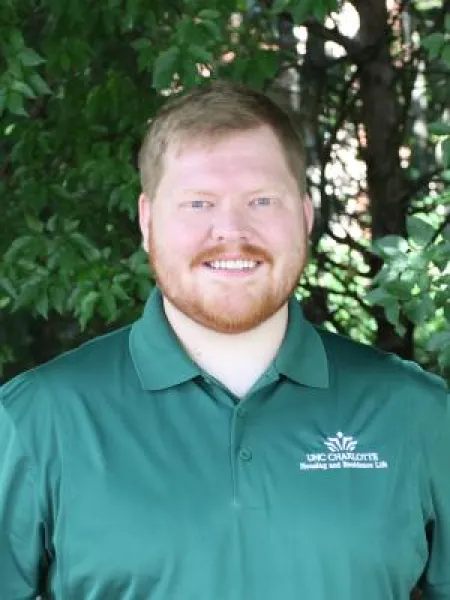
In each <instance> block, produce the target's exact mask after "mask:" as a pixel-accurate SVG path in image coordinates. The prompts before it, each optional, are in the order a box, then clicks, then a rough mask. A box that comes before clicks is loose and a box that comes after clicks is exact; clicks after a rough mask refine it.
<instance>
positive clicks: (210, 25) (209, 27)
mask: <svg viewBox="0 0 450 600" xmlns="http://www.w3.org/2000/svg"><path fill="white" fill-rule="evenodd" d="M198 27H203V28H204V29H206V31H207V33H208V34H209V35H210V36H211V38H212V39H213V40H214V41H218V40H220V39H221V38H222V33H221V31H220V28H219V26H218V25H217V23H214V21H209V20H206V19H205V20H204V21H201V22H200V23H199V24H198Z"/></svg>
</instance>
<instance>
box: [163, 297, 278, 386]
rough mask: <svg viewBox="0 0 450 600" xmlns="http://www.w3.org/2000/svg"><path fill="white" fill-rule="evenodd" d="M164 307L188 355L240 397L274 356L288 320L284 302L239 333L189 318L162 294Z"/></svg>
mask: <svg viewBox="0 0 450 600" xmlns="http://www.w3.org/2000/svg"><path fill="white" fill-rule="evenodd" d="M164 310H165V313H166V316H167V320H168V321H169V323H170V325H171V327H172V329H173V330H174V332H175V334H176V335H177V337H178V339H179V340H180V342H181V344H182V345H183V346H184V348H185V350H186V352H187V353H188V354H189V355H190V357H191V358H192V359H193V360H194V361H195V362H196V363H197V364H198V365H199V367H200V368H201V369H203V370H204V371H206V372H207V373H209V374H210V375H212V376H213V377H214V378H215V379H217V380H218V381H220V382H221V383H222V384H224V385H225V386H226V387H227V388H228V389H229V390H230V391H231V392H233V393H234V394H235V395H236V396H238V397H240V398H241V397H243V396H245V394H246V393H247V392H248V391H249V389H250V388H251V387H252V385H253V384H254V383H255V382H256V381H257V379H258V378H259V377H260V376H261V375H262V374H263V373H264V371H265V370H266V369H267V367H268V366H269V365H270V363H271V362H272V361H273V359H274V358H275V356H276V354H277V352H278V350H279V348H280V346H281V343H282V341H283V338H284V335H285V332H286V327H287V319H288V304H287V303H285V304H284V305H283V306H282V307H281V308H280V309H279V310H278V311H277V312H276V313H275V314H274V315H272V316H271V317H270V318H269V319H267V320H266V321H264V322H263V323H261V324H260V325H258V327H255V328H254V329H251V330H250V331H245V332H243V333H235V334H225V333H219V332H217V331H214V330H212V329H208V328H207V327H204V326H203V325H200V324H199V323H197V322H196V321H193V320H192V319H190V318H189V317H188V316H187V315H185V314H184V313H182V312H181V311H179V310H178V309H177V308H176V307H175V306H174V305H173V304H172V303H171V302H170V301H169V300H168V299H167V298H165V297H164Z"/></svg>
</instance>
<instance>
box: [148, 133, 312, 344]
mask: <svg viewBox="0 0 450 600" xmlns="http://www.w3.org/2000/svg"><path fill="white" fill-rule="evenodd" d="M139 217H140V226H141V231H142V235H143V239H144V246H145V248H146V249H147V250H148V252H149V256H150V261H151V263H152V266H153V270H154V273H155V275H156V280H157V283H158V285H159V287H160V288H161V290H162V292H163V295H164V296H165V298H166V299H167V300H168V301H169V302H171V303H172V304H173V305H174V306H175V307H176V308H177V309H178V310H180V311H181V312H183V313H184V314H185V315H187V316H188V317H190V318H191V319H193V320H194V321H196V322H198V323H200V324H201V325H204V326H205V327H208V328H210V329H213V330H215V331H218V332H221V333H242V332H244V331H248V330H250V329H253V328H254V327H256V326H257V325H259V324H260V323H262V322H263V321H265V320H266V319H268V318H269V317H271V316H272V315H273V314H275V313H276V312H277V311H278V310H279V309H280V308H281V307H282V306H283V305H284V304H285V303H286V301H287V299H288V298H289V296H290V295H291V293H292V292H293V290H294V289H295V287H296V286H297V284H298V281H299V278H300V275H301V273H302V271H303V268H304V265H305V261H306V258H307V243H308V234H309V232H310V230H311V225H312V207H311V203H310V201H309V199H308V198H307V197H302V196H301V194H300V192H299V187H298V184H297V182H296V181H295V179H294V177H293V176H292V173H291V172H290V170H289V168H288V165H287V163H286V159H285V155H284V153H283V151H282V148H281V146H280V143H279V142H278V139H277V137H276V136H275V134H274V133H273V132H272V130H271V129H270V128H269V127H267V126H262V127H259V128H256V129H251V130H248V131H242V132H233V133H229V134H227V135H226V136H225V137H221V138H219V139H217V140H206V141H194V142H193V143H192V144H189V143H188V142H185V143H183V144H181V145H179V146H177V147H174V146H173V145H172V146H169V149H168V151H167V154H166V156H165V163H164V173H163V176H162V178H161V181H160V183H159V186H158V189H157V192H156V196H155V198H153V199H152V200H149V199H148V198H147V197H146V196H145V195H144V194H142V195H141V197H140V201H139Z"/></svg>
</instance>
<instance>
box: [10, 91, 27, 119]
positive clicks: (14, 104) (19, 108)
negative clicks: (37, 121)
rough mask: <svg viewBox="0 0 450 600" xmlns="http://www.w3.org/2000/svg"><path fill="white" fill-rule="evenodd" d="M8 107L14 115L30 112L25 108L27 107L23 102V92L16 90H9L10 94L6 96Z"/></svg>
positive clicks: (25, 115)
mask: <svg viewBox="0 0 450 600" xmlns="http://www.w3.org/2000/svg"><path fill="white" fill-rule="evenodd" d="M6 108H7V109H8V110H9V112H11V113H12V114H13V115H18V116H21V117H27V116H28V113H27V111H26V110H25V107H24V104H23V96H22V94H19V92H15V91H9V92H8V95H7V96H6Z"/></svg>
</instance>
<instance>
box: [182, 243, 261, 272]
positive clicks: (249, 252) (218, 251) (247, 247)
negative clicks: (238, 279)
mask: <svg viewBox="0 0 450 600" xmlns="http://www.w3.org/2000/svg"><path fill="white" fill-rule="evenodd" d="M230 254H238V255H239V258H240V259H242V260H254V261H256V262H266V263H269V264H271V263H272V256H271V255H270V254H269V253H268V252H267V250H264V248H259V247H258V246H253V245H252V244H240V245H238V246H226V245H225V244H222V245H219V246H215V247H214V248H210V249H208V250H203V251H202V252H199V253H198V254H197V255H196V256H195V258H194V259H193V261H192V266H193V267H196V266H199V265H202V264H204V263H206V262H212V261H214V260H222V259H223V258H224V256H227V255H230Z"/></svg>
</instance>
